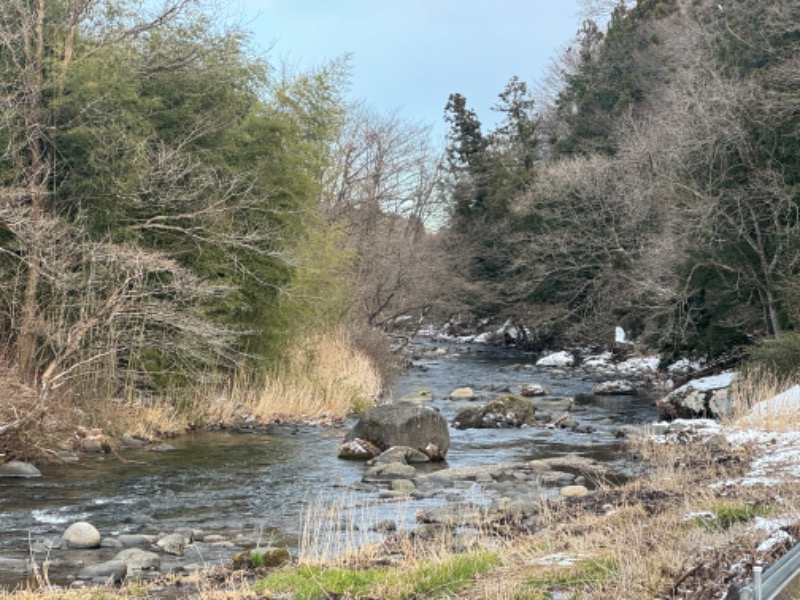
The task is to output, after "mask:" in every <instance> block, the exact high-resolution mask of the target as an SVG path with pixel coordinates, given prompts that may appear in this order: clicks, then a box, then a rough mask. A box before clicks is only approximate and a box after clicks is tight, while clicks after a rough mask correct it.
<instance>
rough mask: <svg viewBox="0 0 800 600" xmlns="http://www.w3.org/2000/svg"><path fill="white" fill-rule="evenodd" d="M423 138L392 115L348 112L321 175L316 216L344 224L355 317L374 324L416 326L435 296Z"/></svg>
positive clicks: (433, 197)
mask: <svg viewBox="0 0 800 600" xmlns="http://www.w3.org/2000/svg"><path fill="white" fill-rule="evenodd" d="M429 138H430V132H429V131H428V129H427V128H425V127H421V126H418V125H414V124H409V123H408V122H405V121H403V119H402V118H401V116H400V115H399V113H397V112H395V113H390V114H388V115H385V116H383V115H377V114H375V113H374V112H371V111H369V110H367V109H366V108H364V107H363V106H358V107H354V109H353V110H352V112H351V115H350V119H349V121H348V123H347V126H346V127H345V129H344V131H343V133H342V135H341V137H340V140H339V143H338V144H337V146H336V148H335V153H334V161H333V165H332V167H331V169H330V170H329V172H328V177H327V179H326V181H327V183H326V186H325V190H324V194H323V198H322V205H323V211H324V214H326V215H327V217H328V218H329V219H331V220H334V221H339V222H343V223H345V224H346V229H347V237H348V239H347V244H348V245H349V246H350V247H351V248H352V249H353V251H354V253H355V270H356V281H357V284H356V285H357V288H358V294H357V295H358V299H359V300H358V301H359V314H360V315H361V317H362V318H363V319H364V320H365V321H366V322H367V323H369V324H370V325H372V326H375V327H380V328H389V327H391V326H392V324H394V323H397V322H398V318H404V319H405V318H407V317H413V320H414V322H415V323H416V322H418V320H419V318H420V317H421V315H423V314H424V313H426V312H427V311H428V310H430V308H431V307H432V306H433V305H434V304H436V302H437V298H438V297H439V294H440V289H441V288H440V287H438V285H437V283H438V282H439V281H440V280H441V276H442V275H443V272H442V271H443V270H442V265H443V258H444V256H443V254H441V253H440V252H438V250H437V245H436V241H435V236H433V235H432V234H431V233H430V231H429V229H430V228H435V227H436V226H437V225H438V224H439V223H440V221H441V219H442V215H441V213H440V204H439V198H438V190H437V180H438V169H439V165H438V157H437V156H436V154H435V153H434V151H433V149H432V146H431V144H430V139H429Z"/></svg>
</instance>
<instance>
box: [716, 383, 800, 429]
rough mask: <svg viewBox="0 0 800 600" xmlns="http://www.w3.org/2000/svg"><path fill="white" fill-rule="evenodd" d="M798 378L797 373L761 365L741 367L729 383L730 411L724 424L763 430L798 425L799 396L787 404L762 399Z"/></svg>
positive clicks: (791, 384) (788, 385)
mask: <svg viewBox="0 0 800 600" xmlns="http://www.w3.org/2000/svg"><path fill="white" fill-rule="evenodd" d="M798 382H800V373H794V374H792V375H788V376H787V375H783V376H781V375H776V374H775V372H774V371H771V370H769V369H764V368H751V369H749V370H746V371H744V372H743V373H742V374H741V375H740V376H739V377H738V378H737V379H736V380H735V381H734V383H733V385H732V386H731V390H730V393H731V398H732V400H733V402H734V412H733V415H732V417H731V418H730V419H728V420H727V421H726V424H727V425H732V426H735V427H740V428H754V429H763V430H766V431H795V430H797V429H799V428H800V410H798V407H800V398H797V399H796V401H794V402H792V403H790V404H785V403H784V404H783V405H781V404H779V403H766V401H767V400H769V399H771V398H774V397H775V396H777V395H779V394H781V393H783V392H784V391H786V390H788V389H789V388H791V387H792V386H794V385H796V384H797V383H798Z"/></svg>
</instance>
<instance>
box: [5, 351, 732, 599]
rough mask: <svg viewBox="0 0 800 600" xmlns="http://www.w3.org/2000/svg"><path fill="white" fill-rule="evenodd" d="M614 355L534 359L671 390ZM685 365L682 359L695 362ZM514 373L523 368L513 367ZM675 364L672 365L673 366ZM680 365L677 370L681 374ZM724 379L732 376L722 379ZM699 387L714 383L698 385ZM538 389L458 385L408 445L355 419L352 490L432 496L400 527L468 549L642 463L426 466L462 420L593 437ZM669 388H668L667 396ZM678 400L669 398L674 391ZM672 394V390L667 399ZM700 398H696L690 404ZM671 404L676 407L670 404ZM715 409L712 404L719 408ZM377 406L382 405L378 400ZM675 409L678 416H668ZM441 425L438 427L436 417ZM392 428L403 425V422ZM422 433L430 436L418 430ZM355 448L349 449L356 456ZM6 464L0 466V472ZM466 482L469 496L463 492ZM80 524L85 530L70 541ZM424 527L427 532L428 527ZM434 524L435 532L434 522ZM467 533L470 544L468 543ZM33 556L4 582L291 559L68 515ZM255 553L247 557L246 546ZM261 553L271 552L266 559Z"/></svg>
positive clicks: (568, 370)
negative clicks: (359, 466)
mask: <svg viewBox="0 0 800 600" xmlns="http://www.w3.org/2000/svg"><path fill="white" fill-rule="evenodd" d="M447 352H448V351H447V350H443V349H441V348H430V349H427V350H425V351H424V353H422V354H419V355H417V356H416V357H415V359H416V362H417V364H418V365H420V368H424V367H421V365H422V362H421V361H422V360H424V359H425V358H426V357H427V358H430V357H441V356H444V355H446V353H447ZM622 358H623V359H622V360H621V359H620V356H619V355H617V356H614V355H612V353H610V352H603V353H588V352H583V353H581V352H558V353H552V354H550V355H547V356H545V357H542V358H540V359H539V361H538V362H537V363H536V364H535V365H534V366H536V367H538V368H546V369H548V370H549V373H550V374H552V375H554V376H559V375H563V376H565V377H566V376H568V375H572V376H574V375H575V374H576V373H583V374H584V375H586V376H591V377H592V378H593V379H594V380H596V381H597V385H596V386H595V388H594V393H595V394H598V395H610V396H614V395H623V396H633V395H635V394H638V393H641V392H642V391H645V390H649V391H652V390H653V389H657V390H661V391H664V392H666V390H668V389H670V388H671V387H672V383H671V382H670V381H665V380H664V378H663V376H660V375H658V372H657V366H658V360H657V358H655V357H645V358H632V359H627V360H625V359H624V357H622ZM691 368H692V367H691V366H689V367H687V369H688V370H691ZM520 369H521V370H522V371H524V369H525V365H522V366H521V367H520ZM673 372H677V371H673ZM682 372H684V371H682ZM729 383H730V382H728V384H729ZM701 389H702V391H703V393H705V392H707V391H709V389H711V391H712V392H713V391H715V390H717V389H720V388H714V387H713V386H712V388H701ZM692 390H693V391H692V393H690V394H689V396H688V397H689V398H690V402H689V403H687V405H688V406H690V407H694V408H693V410H694V412H695V413H696V416H704V415H705V414H706V413H707V412H708V407H709V405H711V404H713V402H712V400H713V397H714V396H713V394H712V395H707V396H704V397H703V398H701V399H700V400H699V401H698V396H697V389H695V388H692ZM547 393H548V392H547V390H546V388H545V387H544V386H542V385H541V384H539V383H537V382H528V383H526V384H524V385H521V386H520V387H519V389H516V390H510V389H489V390H483V391H482V392H481V393H475V391H474V390H473V389H472V388H470V387H468V386H463V387H460V388H456V389H454V390H453V391H452V392H451V394H450V397H449V398H448V400H453V401H460V402H467V403H472V404H473V405H472V406H469V407H468V408H466V409H463V410H462V411H460V412H459V414H458V416H457V417H456V419H455V420H454V421H453V422H451V423H449V424H448V423H446V422H445V423H444V425H443V427H444V434H442V433H441V431H440V433H439V434H437V435H435V436H433V437H431V436H428V437H430V439H428V438H427V437H425V436H424V435H423V438H424V440H423V441H412V442H408V443H407V444H408V445H406V444H405V443H399V444H398V443H396V442H386V441H385V440H381V439H377V438H375V437H374V436H371V435H365V434H364V432H363V431H361V430H359V429H358V426H356V428H355V429H354V430H353V431H355V432H356V433H355V434H354V433H353V432H351V434H349V435H348V437H346V438H345V444H347V443H351V444H352V443H355V444H356V445H357V446H358V445H360V449H359V451H358V452H360V455H359V456H353V455H350V456H346V458H362V459H366V458H369V460H368V461H367V463H366V465H365V467H364V472H363V477H362V480H361V481H360V482H356V483H353V484H352V486H351V490H355V491H359V492H366V493H368V494H371V495H372V496H374V497H375V498H376V499H377V500H379V501H386V502H398V503H400V502H403V501H405V500H421V499H423V500H424V499H430V500H437V501H440V502H438V503H437V504H436V505H432V506H429V507H428V508H426V509H425V510H422V511H419V512H418V514H417V515H416V518H415V521H416V525H415V526H414V527H413V528H411V529H410V530H408V531H405V532H404V534H405V535H409V536H416V537H422V536H425V535H430V532H431V531H435V530H438V529H440V528H446V529H447V530H448V531H450V532H451V534H452V546H453V548H454V549H461V550H462V551H463V549H466V548H469V547H470V546H471V545H472V543H473V542H474V540H476V539H477V538H476V537H475V535H474V532H475V531H476V530H480V529H487V528H488V529H493V528H494V529H496V528H511V529H513V530H515V531H527V532H531V531H534V530H536V528H537V527H538V526H539V524H540V523H539V512H540V510H541V508H542V503H543V501H549V502H557V501H559V499H567V498H582V497H586V496H589V495H591V494H592V493H593V491H592V490H593V488H594V487H595V482H597V481H603V482H609V481H612V482H613V481H624V480H627V479H629V478H630V477H633V476H635V475H636V474H638V473H639V472H640V471H641V470H642V469H643V468H644V467H643V465H642V464H641V462H639V460H638V459H639V458H640V457H637V456H635V455H631V456H629V457H628V460H626V461H624V462H622V463H617V464H607V463H605V464H604V463H600V462H598V461H595V460H592V459H588V458H586V457H582V456H579V455H577V454H573V455H564V456H559V457H557V458H546V459H538V460H530V461H514V462H505V463H495V464H487V465H473V466H466V467H454V468H437V469H435V470H431V469H430V468H428V466H427V465H428V463H429V462H430V461H431V460H434V461H435V460H437V459H443V458H444V457H445V455H446V452H447V440H446V439H444V438H443V437H442V435H445V436H446V435H447V431H448V430H449V427H453V428H456V429H462V428H471V427H479V428H510V427H514V428H517V427H523V428H525V427H528V428H548V427H549V428H555V427H558V428H562V427H563V428H568V429H569V430H571V431H574V432H576V433H582V432H583V433H592V432H593V429H592V428H591V426H588V425H583V424H581V423H580V419H579V415H580V412H581V410H582V408H581V407H580V406H576V404H575V402H574V399H573V398H562V399H553V398H549V399H539V396H544V395H547ZM673 395H674V393H673ZM675 397H677V395H675ZM665 398H669V396H667V397H665ZM432 399H433V398H432V394H430V393H429V392H426V391H425V390H417V391H416V392H415V394H414V395H413V396H409V397H405V398H401V399H399V400H400V402H398V403H396V404H393V405H390V406H393V407H395V408H396V407H397V406H408V407H411V408H410V409H409V410H411V412H412V413H414V414H417V413H419V412H423V413H426V412H431V413H435V414H436V415H437V418H438V419H440V420H441V416H438V411H436V410H433V409H431V408H430V407H429V406H428V405H429V404H430V402H431V400H432ZM698 402H699V403H698ZM669 405H670V406H676V405H675V404H672V403H669ZM719 405H721V404H720V403H719V402H717V404H716V406H719ZM378 410H383V408H382V407H378ZM665 414H666V415H667V416H670V417H672V416H674V414H675V413H672V414H670V413H669V412H667V413H665ZM235 427H237V428H239V429H240V430H241V431H249V432H258V431H261V430H263V429H264V427H266V426H265V425H262V424H259V423H255V422H250V421H248V420H247V419H246V418H244V417H243V420H242V423H240V424H238V425H236V426H235ZM438 427H439V428H440V429H441V427H442V425H441V423H440V424H439V425H438ZM398 429H399V430H405V429H407V426H406V425H403V424H401V425H399V426H398ZM642 431H644V429H643V428H642V427H639V426H630V425H623V426H619V427H618V428H616V432H615V435H616V436H617V437H626V436H631V435H635V434H637V433H641V432H642ZM647 431H656V433H663V432H666V431H670V426H669V425H667V424H662V425H659V426H657V428H656V429H655V430H647ZM426 435H427V434H426ZM78 440H79V443H78V445H77V450H78V452H84V453H102V452H109V451H110V441H109V440H107V439H106V438H105V436H104V435H103V434H102V432H100V431H98V430H85V431H81V432H78ZM144 446H148V442H147V441H146V440H139V439H136V438H124V439H122V440H120V441H119V443H118V445H117V447H116V449H115V450H114V451H116V450H125V449H141V448H142V447H144ZM149 449H151V450H155V451H169V450H170V449H171V446H169V445H168V444H163V443H159V444H150V445H149ZM358 452H357V453H358ZM60 458H61V459H62V460H65V461H70V460H77V459H78V454H75V453H74V452H72V453H70V454H69V455H68V454H66V453H65V455H64V456H62V457H60ZM3 469H5V474H4V473H3ZM36 475H37V473H36V472H35V467H33V466H32V465H27V464H25V463H8V464H6V465H4V466H3V467H0V476H21V477H31V476H36ZM465 490H469V494H465V493H464V491H465ZM400 527H401V525H399V524H398V523H395V522H392V521H391V520H386V519H383V520H381V521H380V522H376V523H373V524H372V525H370V528H371V529H373V530H374V531H375V532H377V533H380V534H383V535H387V536H388V535H395V534H396V532H397V531H398V529H399V528H400ZM72 528H77V529H78V530H80V531H83V532H84V533H86V532H88V535H89V538H87V539H76V538H74V537H73V536H74V534H75V531H74V530H72V531H71V529H72ZM431 528H434V529H433V530H432V529H431ZM437 528H438V529H437ZM470 540H472V541H470ZM29 546H30V547H29V551H30V558H28V559H20V558H9V557H2V556H0V575H4V576H5V578H6V579H13V578H15V577H16V578H18V579H20V580H22V579H24V578H26V577H27V579H28V580H29V581H31V580H34V581H38V582H39V583H42V582H43V581H46V580H49V578H50V576H51V575H52V574H56V573H57V574H58V576H57V581H58V582H59V583H60V584H63V585H69V586H72V587H82V586H86V585H101V584H103V585H104V584H108V583H119V582H121V581H123V580H131V579H136V580H146V581H153V580H155V579H158V578H160V577H163V576H164V575H166V574H177V575H186V574H189V573H193V572H197V571H199V570H202V569H204V568H207V567H208V566H210V565H217V566H231V565H240V566H241V565H245V566H246V565H248V564H250V562H249V561H250V558H249V557H250V556H256V555H261V556H262V558H261V559H256V561H257V562H259V564H263V562H264V561H265V560H266V562H268V563H270V564H272V563H274V562H275V561H283V560H289V559H290V558H291V557H290V556H289V553H288V551H287V550H286V548H283V547H278V548H275V547H272V546H271V545H270V544H265V542H264V540H262V539H260V537H259V536H256V535H253V534H249V533H245V532H236V531H233V532H230V534H227V535H220V534H219V533H216V532H215V533H213V534H207V533H204V532H203V531H201V530H197V529H188V528H187V529H177V530H174V531H169V532H148V533H136V534H122V535H115V534H113V533H111V532H106V533H103V534H101V533H100V532H99V531H97V529H95V528H94V527H93V526H92V525H91V524H90V523H85V522H79V523H73V524H72V525H71V527H70V528H68V529H66V530H65V531H64V533H63V535H62V536H60V537H53V536H50V537H43V538H39V539H34V540H31V541H30V544H29ZM254 553H255V554H254ZM265 555H268V557H266V558H265Z"/></svg>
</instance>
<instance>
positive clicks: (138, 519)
mask: <svg viewBox="0 0 800 600" xmlns="http://www.w3.org/2000/svg"><path fill="white" fill-rule="evenodd" d="M431 350H432V348H431V347H425V346H421V347H420V351H421V352H422V353H421V354H420V357H419V358H418V359H417V360H416V361H415V363H416V365H417V368H415V369H412V370H411V371H410V372H409V373H408V374H407V375H405V376H403V377H402V378H400V379H399V380H398V381H397V382H396V384H395V386H394V389H393V396H394V397H396V398H399V397H401V396H403V395H404V394H407V393H410V392H414V391H415V390H418V389H419V388H421V387H426V388H428V389H430V390H431V391H432V392H433V395H434V400H433V405H434V406H435V407H436V408H438V409H439V410H440V411H441V412H442V414H443V415H444V416H445V417H446V418H447V420H448V422H452V419H453V417H454V416H455V414H456V412H457V411H458V410H459V409H460V408H462V407H463V406H465V405H467V403H468V401H458V402H456V401H452V400H447V396H448V394H449V393H450V391H452V390H453V389H454V388H456V387H460V386H471V387H473V388H474V389H475V390H476V393H477V394H478V395H479V396H484V397H487V398H488V397H490V396H491V395H493V394H496V393H497V391H499V390H504V389H510V390H512V391H515V388H518V386H519V385H521V384H525V383H531V382H537V383H540V384H542V385H544V386H545V387H546V388H547V389H548V390H549V392H550V394H549V396H547V397H546V398H545V399H544V400H542V402H547V401H548V400H547V399H548V398H552V399H553V400H554V401H556V400H558V399H561V398H563V397H566V396H576V397H577V400H576V406H577V409H578V410H580V412H576V415H575V416H576V418H577V420H578V421H579V422H580V423H581V424H590V425H592V426H593V427H594V428H595V431H594V432H593V433H582V434H578V433H574V432H571V431H567V430H555V429H546V428H537V427H534V428H525V429H484V430H464V431H460V430H455V429H451V447H450V451H449V453H448V455H447V463H446V464H444V465H431V466H429V467H427V468H428V469H436V468H443V467H447V466H449V467H459V466H465V465H479V464H494V463H498V462H509V461H516V460H531V459H534V458H546V457H550V456H557V455H560V454H565V453H575V452H576V453H579V454H582V455H584V456H588V457H591V458H595V459H597V460H601V461H605V462H621V461H624V460H625V455H624V449H623V448H622V446H621V445H620V443H619V442H618V440H617V439H616V438H615V437H614V435H613V434H614V431H615V430H616V428H617V427H618V426H619V425H620V424H623V423H635V422H643V421H648V420H652V419H653V418H654V417H655V410H654V408H653V407H652V405H651V402H650V401H649V400H648V399H647V398H642V397H602V398H601V397H596V396H592V395H591V390H592V388H593V387H594V385H595V384H596V380H595V379H593V378H592V377H590V376H589V375H587V374H585V373H583V372H579V371H570V372H567V373H564V372H558V371H553V370H552V369H550V370H548V369H542V368H536V367H534V366H533V364H532V363H533V357H532V356H531V355H528V354H525V353H522V352H518V351H514V350H508V349H494V348H489V347H482V346H477V345H473V346H465V345H459V346H449V347H445V348H443V349H440V350H438V351H436V352H430V351H431ZM557 412H558V411H554V413H557ZM351 424H352V423H351ZM348 425H350V424H348ZM345 431H346V429H345V428H334V429H325V428H319V427H315V426H299V427H287V426H282V427H276V428H274V429H272V430H271V431H268V432H261V433H248V434H244V433H233V432H213V433H194V434H190V435H186V436H183V437H180V438H178V439H176V440H171V441H170V442H171V444H172V445H173V446H174V447H175V450H174V451H171V452H153V451H135V452H134V451H130V452H125V453H124V454H123V455H122V460H120V459H119V458H116V457H113V456H105V457H87V458H84V459H82V460H81V461H80V462H79V463H76V464H73V465H53V466H46V467H43V468H42V473H43V477H41V478H36V479H22V480H21V479H5V480H4V479H0V557H5V558H20V557H26V556H27V555H28V547H29V544H30V543H31V542H33V541H35V540H37V539H40V538H43V537H47V536H49V537H54V538H58V537H60V535H61V533H62V532H63V531H64V529H65V528H66V527H67V526H68V525H69V524H70V523H73V522H75V521H82V520H85V521H89V522H91V523H92V524H93V525H95V526H96V527H97V528H98V529H99V530H100V531H101V532H102V533H103V535H104V536H114V535H118V534H121V533H137V532H141V533H157V532H167V533H168V532H171V531H174V530H175V529H178V528H186V527H188V528H193V529H201V530H203V531H205V532H207V533H213V532H219V533H226V534H228V535H231V532H249V533H251V534H252V535H258V536H268V537H269V539H270V540H271V541H272V542H277V543H280V544H285V545H288V546H289V547H291V548H294V549H296V548H297V546H298V543H299V537H300V534H301V522H302V521H303V511H304V507H307V506H308V501H309V499H318V498H320V497H322V498H328V499H331V498H334V497H341V496H342V495H344V494H355V495H356V497H357V498H356V502H358V501H359V498H361V499H362V500H363V501H364V502H367V499H370V498H371V499H374V498H375V493H374V492H372V493H370V492H366V491H364V492H358V491H352V486H353V485H354V484H357V483H358V482H359V481H360V480H361V476H362V474H363V471H364V466H363V464H360V463H354V462H348V461H342V460H338V459H337V458H336V449H337V446H338V443H339V442H340V440H341V437H342V436H343V435H344V432H345ZM359 494H360V496H359ZM426 502H427V503H428V505H430V503H432V502H436V501H435V500H430V499H428V500H419V501H417V505H418V506H424V504H425V503H426ZM418 506H416V505H412V506H411V507H410V510H411V511H412V512H413V510H415V509H416V508H418ZM412 520H413V518H412ZM4 577H5V578H4ZM16 583H19V582H18V581H14V580H13V578H12V577H9V576H5V575H4V574H3V572H2V571H0V587H2V586H10V585H14V584H16Z"/></svg>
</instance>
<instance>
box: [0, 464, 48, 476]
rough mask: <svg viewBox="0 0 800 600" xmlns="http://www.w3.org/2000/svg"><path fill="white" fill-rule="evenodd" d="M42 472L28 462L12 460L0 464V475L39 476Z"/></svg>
mask: <svg viewBox="0 0 800 600" xmlns="http://www.w3.org/2000/svg"><path fill="white" fill-rule="evenodd" d="M41 476H42V473H41V472H40V471H39V469H37V468H36V467H34V466H33V465H32V464H30V463H26V462H22V461H21V460H12V461H9V462H7V463H6V464H4V465H2V466H0V477H41Z"/></svg>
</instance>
